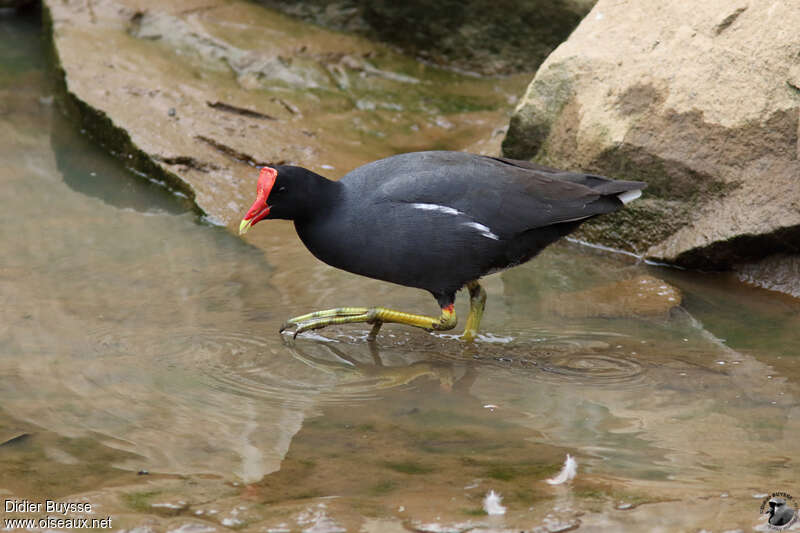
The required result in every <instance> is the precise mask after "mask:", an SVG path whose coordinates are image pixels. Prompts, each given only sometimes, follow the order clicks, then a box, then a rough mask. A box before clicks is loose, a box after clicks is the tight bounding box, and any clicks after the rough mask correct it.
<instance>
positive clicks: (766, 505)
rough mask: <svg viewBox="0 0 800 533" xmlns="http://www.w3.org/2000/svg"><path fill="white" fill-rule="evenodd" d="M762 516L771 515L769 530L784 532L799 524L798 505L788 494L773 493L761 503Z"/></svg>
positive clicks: (768, 520) (768, 519) (768, 522)
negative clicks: (796, 523)
mask: <svg viewBox="0 0 800 533" xmlns="http://www.w3.org/2000/svg"><path fill="white" fill-rule="evenodd" d="M761 514H767V515H769V518H767V527H768V528H769V529H771V530H773V531H783V530H784V529H789V528H790V527H791V526H792V524H794V523H795V522H797V505H796V504H795V502H794V498H792V495H791V494H789V493H788V492H773V493H772V494H770V495H769V496H767V497H766V498H764V499H763V500H762V501H761Z"/></svg>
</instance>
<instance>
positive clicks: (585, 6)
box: [260, 0, 595, 74]
mask: <svg viewBox="0 0 800 533" xmlns="http://www.w3.org/2000/svg"><path fill="white" fill-rule="evenodd" d="M594 1H595V0H558V1H555V2H553V1H541V0H526V1H524V2H501V3H500V4H498V3H497V2H491V1H486V0H470V1H468V2H461V1H457V0H448V1H444V2H434V3H431V2H425V1H422V0H413V1H410V2H393V1H388V0H381V1H377V2H375V1H355V2H354V1H350V0H344V1H342V0H310V1H303V2H293V1H289V0H260V3H262V4H264V5H267V6H269V7H273V8H275V9H280V10H281V11H284V12H286V13H289V14H292V15H295V16H298V17H300V18H302V19H304V20H308V21H312V22H314V23H316V24H319V25H322V26H327V27H332V28H336V29H339V30H344V31H349V32H357V33H360V34H363V35H367V36H369V37H372V38H376V39H378V40H381V41H384V42H387V43H390V44H392V45H395V46H399V47H400V48H401V49H402V50H404V51H406V52H408V53H411V54H413V55H415V56H418V57H421V58H423V59H425V60H428V61H432V62H434V63H438V64H443V65H447V66H450V67H455V68H459V69H464V70H468V71H472V72H480V73H484V74H497V73H509V72H533V71H534V70H535V69H536V67H537V66H538V65H539V64H540V63H541V62H542V61H543V60H544V59H545V58H546V57H547V55H548V54H549V53H550V52H552V51H553V50H554V49H555V48H556V46H558V45H559V44H560V43H561V41H563V40H564V39H566V38H567V36H568V35H569V33H570V32H571V31H572V30H573V29H574V28H575V26H577V25H578V23H579V22H580V20H581V18H583V16H584V15H585V14H586V13H588V11H589V10H590V9H591V7H592V5H593V4H594Z"/></svg>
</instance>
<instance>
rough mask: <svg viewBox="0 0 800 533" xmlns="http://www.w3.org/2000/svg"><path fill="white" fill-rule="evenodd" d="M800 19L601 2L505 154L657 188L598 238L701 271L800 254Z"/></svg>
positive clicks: (602, 223) (549, 71) (722, 6)
mask: <svg viewBox="0 0 800 533" xmlns="http://www.w3.org/2000/svg"><path fill="white" fill-rule="evenodd" d="M798 17H800V13H799V12H798V11H797V10H796V9H792V8H790V7H789V6H788V5H784V4H776V3H749V4H748V3H741V5H740V4H730V3H727V2H721V1H719V2H710V3H705V4H703V5H702V6H697V5H694V4H691V5H690V4H671V5H669V6H665V5H664V4H663V3H662V2H655V1H646V2H629V1H625V2H611V1H606V0H601V1H600V2H598V3H597V4H596V5H595V7H594V8H593V10H592V11H591V13H589V15H587V17H586V18H585V19H584V20H583V22H582V23H581V24H580V25H579V27H578V28H577V29H576V31H575V32H574V33H573V34H572V35H571V36H570V38H569V39H568V40H567V41H566V42H565V43H564V44H562V45H561V46H560V47H559V48H558V49H557V50H556V51H555V52H554V53H553V54H552V55H550V56H549V57H548V59H547V60H546V61H545V63H544V64H543V65H542V66H541V68H540V69H539V71H538V72H537V74H536V77H535V79H534V80H533V82H532V83H531V84H530V86H529V87H528V91H527V93H526V95H525V96H524V98H523V100H522V101H521V102H520V104H519V106H518V108H517V110H516V112H515V115H514V116H513V118H512V120H511V125H510V128H509V132H508V135H507V137H506V139H505V140H504V144H503V150H504V153H505V154H506V155H508V156H512V157H519V158H535V159H536V160H539V161H542V162H544V163H548V164H551V165H554V166H561V167H569V168H583V169H586V170H590V171H594V172H599V173H603V174H607V175H610V176H614V177H617V178H627V179H642V180H645V181H647V182H649V184H650V187H649V188H648V190H647V191H646V194H645V197H644V199H643V200H641V201H640V202H637V203H635V204H633V205H632V206H631V209H629V210H628V209H626V210H625V212H624V213H620V214H619V215H617V216H611V217H602V218H601V219H598V220H597V221H592V222H591V223H589V224H586V225H585V226H584V228H583V236H584V237H585V238H587V239H589V240H593V241H594V242H604V243H606V244H609V245H612V246H616V247H623V248H626V249H629V250H632V251H636V252H638V253H640V254H644V255H646V256H648V257H651V258H655V259H657V260H660V261H667V262H670V263H677V264H679V265H683V266H687V267H690V268H702V269H719V268H730V267H732V266H733V265H734V264H737V263H741V262H749V261H752V260H757V259H760V258H762V257H764V256H766V255H769V254H774V253H785V254H796V253H797V252H798V250H800V204H798V202H799V201H800V200H798V198H800V188H798V187H799V182H798V176H800V163H799V162H798V159H797V152H798V116H800V90H798V87H800V80H798V70H797V66H798V64H797V54H798V49H797V40H796V39H795V38H794V36H793V30H792V28H795V27H797V25H798V24H800V18H798ZM765 35H768V36H769V39H767V40H765V39H764V36H765Z"/></svg>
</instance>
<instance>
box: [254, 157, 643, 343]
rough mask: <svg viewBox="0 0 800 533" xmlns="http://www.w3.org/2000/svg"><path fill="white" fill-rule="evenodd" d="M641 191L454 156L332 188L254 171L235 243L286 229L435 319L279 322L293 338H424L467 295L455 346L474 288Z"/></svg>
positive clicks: (351, 177)
mask: <svg viewBox="0 0 800 533" xmlns="http://www.w3.org/2000/svg"><path fill="white" fill-rule="evenodd" d="M645 186H646V184H645V183H642V182H638V181H615V180H611V179H608V178H605V177H602V176H595V175H592V174H582V173H575V172H566V171H561V170H556V169H553V168H548V167H544V166H541V165H537V164H534V163H531V162H528V161H517V160H512V159H504V158H498V157H487V156H481V155H474V154H467V153H463V152H445V151H435V152H413V153H407V154H401V155H396V156H392V157H388V158H386V159H381V160H378V161H374V162H372V163H368V164H366V165H364V166H361V167H359V168H357V169H355V170H353V171H351V172H350V173H348V174H347V175H345V176H344V177H343V178H341V179H340V180H339V181H331V180H329V179H327V178H325V177H323V176H320V175H319V174H316V173H314V172H312V171H310V170H307V169H305V168H302V167H295V166H276V167H275V168H270V167H263V168H262V169H261V171H260V176H259V180H258V185H257V197H256V201H255V203H254V204H253V206H252V207H251V208H250V210H249V211H248V212H247V214H246V215H245V217H244V220H242V223H241V225H240V227H239V232H240V233H245V232H246V231H247V230H248V229H249V228H250V227H251V226H253V225H254V224H256V223H257V222H259V221H260V220H263V219H275V218H277V219H288V220H293V221H294V225H295V229H296V230H297V234H298V235H299V237H300V239H301V240H302V241H303V243H304V244H305V245H306V247H307V248H308V249H309V250H310V251H311V253H312V254H314V255H315V256H316V257H317V258H318V259H320V260H322V261H324V262H325V263H327V264H329V265H331V266H334V267H336V268H340V269H342V270H347V271H348V272H353V273H355V274H361V275H363V276H367V277H370V278H375V279H379V280H384V281H390V282H393V283H397V284H400V285H405V286H408V287H416V288H420V289H425V290H427V291H428V292H430V293H431V294H433V296H434V298H436V300H437V302H438V303H439V306H440V308H441V315H440V316H439V317H432V316H425V315H418V314H411V313H404V312H400V311H394V310H391V309H387V308H384V307H372V308H365V307H343V308H336V309H329V310H326V311H317V312H314V313H309V314H307V315H302V316H298V317H294V318H291V319H289V320H288V321H287V322H286V324H284V326H283V328H281V331H284V330H285V329H286V328H289V327H294V328H295V336H296V335H297V334H298V333H300V332H302V331H308V330H312V329H318V328H322V327H325V326H329V325H332V324H345V323H352V322H366V323H369V324H373V328H372V331H371V332H370V335H369V338H370V339H374V338H375V335H376V334H377V332H378V330H379V329H380V326H381V325H382V324H383V323H384V322H395V323H401V324H407V325H411V326H416V327H420V328H424V329H427V330H448V329H452V328H453V327H455V325H456V315H455V312H454V309H453V302H454V301H455V295H456V292H457V291H458V290H459V289H461V288H462V287H465V286H466V287H467V288H468V289H469V294H470V311H469V315H468V317H467V324H466V327H465V329H464V334H463V336H462V338H463V339H465V340H468V341H471V340H473V339H474V338H475V335H476V334H477V330H478V325H479V324H480V320H481V317H482V315H483V308H484V303H485V301H486V292H485V291H484V290H483V289H482V288H481V286H480V285H479V283H478V280H479V279H480V278H481V277H482V276H485V275H486V274H489V273H492V272H496V271H498V270H502V269H505V268H509V267H512V266H515V265H519V264H521V263H524V262H525V261H528V260H529V259H531V258H533V257H534V256H535V255H536V254H538V253H539V252H540V251H542V249H544V248H545V247H546V246H547V245H549V244H551V243H552V242H554V241H556V240H557V239H559V238H560V237H563V236H564V235H567V234H568V233H570V232H572V231H573V230H575V229H576V228H577V227H578V226H580V225H581V224H582V223H583V222H585V221H586V220H588V219H590V218H592V217H594V216H597V215H601V214H604V213H611V212H613V211H616V210H618V209H620V208H621V207H622V206H623V205H624V204H625V203H627V202H629V201H631V200H634V199H636V198H638V197H639V196H640V195H641V189H644V188H645Z"/></svg>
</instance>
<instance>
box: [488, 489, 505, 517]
mask: <svg viewBox="0 0 800 533" xmlns="http://www.w3.org/2000/svg"><path fill="white" fill-rule="evenodd" d="M502 502H503V497H502V496H500V495H499V494H497V493H496V492H495V491H493V490H490V491H489V492H487V493H486V497H485V498H484V499H483V510H484V511H486V514H488V515H490V516H491V515H500V514H506V508H505V507H503V505H502Z"/></svg>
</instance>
